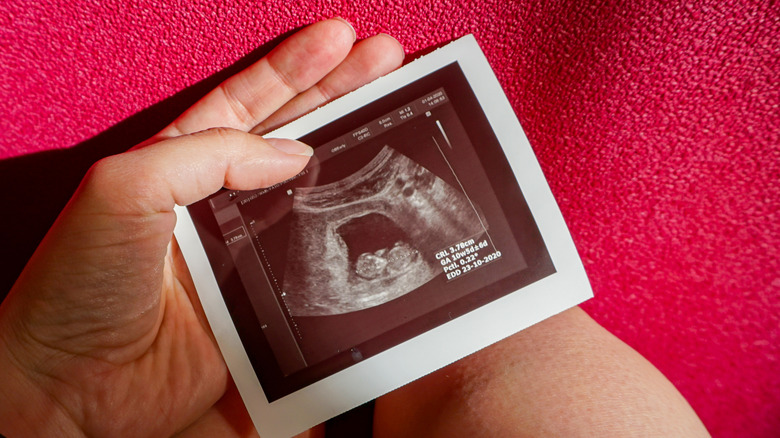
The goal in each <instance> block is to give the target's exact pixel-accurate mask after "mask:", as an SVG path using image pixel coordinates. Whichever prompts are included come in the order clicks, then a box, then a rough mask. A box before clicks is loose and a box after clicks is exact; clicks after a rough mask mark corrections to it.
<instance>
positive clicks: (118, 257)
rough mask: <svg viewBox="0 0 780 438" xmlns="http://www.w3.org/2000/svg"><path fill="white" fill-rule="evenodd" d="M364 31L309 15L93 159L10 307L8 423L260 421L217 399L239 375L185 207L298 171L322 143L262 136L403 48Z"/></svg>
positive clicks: (222, 430)
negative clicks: (207, 293)
mask: <svg viewBox="0 0 780 438" xmlns="http://www.w3.org/2000/svg"><path fill="white" fill-rule="evenodd" d="M353 42H354V31H353V30H352V29H351V27H349V26H348V25H347V24H345V22H343V21H342V20H338V19H333V20H326V21H323V22H320V23H317V24H314V25H312V26H309V27H307V28H306V29H304V30H302V31H300V32H298V33H297V34H295V35H294V36H292V37H291V38H289V39H288V40H286V41H285V42H284V43H282V44H281V45H280V46H278V47H277V48H276V49H274V50H273V51H272V52H271V53H270V54H269V55H268V56H267V57H265V58H263V59H261V60H260V61H258V62H257V63H255V64H254V65H252V66H251V67H249V68H248V69H246V70H245V71H243V72H241V73H239V74H238V75H236V76H234V77H232V78H230V79H229V80H227V81H226V82H224V83H223V84H221V85H220V86H219V87H218V88H216V89H214V90H213V91H212V92H211V93H209V94H208V95H206V96H205V97H204V98H203V99H201V100H200V101H199V102H198V103H197V104H195V105H194V106H193V107H192V108H190V109H189V110H188V111H186V112H185V113H184V114H183V115H182V116H181V117H179V118H178V119H177V120H176V121H175V122H173V123H172V124H171V125H170V126H168V127H167V128H165V129H164V130H163V131H162V132H160V133H159V134H157V135H156V136H155V137H153V138H152V139H150V140H149V141H147V142H145V143H144V144H143V145H140V146H139V147H136V148H134V150H132V151H130V152H127V153H124V154H121V155H117V156H113V157H109V158H106V159H104V160H101V161H100V162H98V163H97V164H96V165H95V166H93V167H92V169H90V171H89V173H88V174H87V176H86V177H85V179H84V181H83V182H82V184H81V186H80V187H79V189H78V190H77V192H76V193H75V195H74V196H73V198H72V199H71V201H70V202H69V203H68V205H67V206H66V208H65V209H64V211H63V212H62V214H61V215H60V217H59V218H58V219H57V221H56V223H55V224H54V226H53V227H52V228H51V230H50V231H49V233H48V234H47V235H46V237H45V238H44V240H43V242H42V243H41V245H40V246H39V247H38V249H37V251H36V252H35V254H34V255H33V257H32V258H31V260H30V261H29V263H28V265H27V266H26V268H25V270H24V272H23V273H22V275H21V276H20V277H19V279H18V280H17V282H16V284H15V285H14V286H13V288H12V289H11V292H10V294H9V295H8V297H7V299H6V300H5V301H4V302H3V303H2V306H0V375H2V376H3V377H2V380H3V383H2V385H1V386H0V433H2V434H5V435H8V436H17V435H18V436H83V435H88V436H134V437H141V436H153V437H161V436H169V435H172V434H174V433H177V432H180V431H182V430H184V429H185V428H187V427H190V428H189V429H188V430H187V431H188V432H198V430H199V428H203V429H202V430H203V431H208V433H210V434H212V433H215V432H217V431H219V432H218V434H217V435H218V436H227V435H229V434H243V433H250V432H253V431H252V428H251V424H250V423H248V422H247V420H246V418H244V419H243V421H244V422H243V423H242V424H240V425H238V426H236V425H234V424H231V422H230V420H231V418H229V415H226V414H225V411H226V410H227V409H226V407H233V408H235V407H236V406H238V408H237V409H243V407H242V406H241V405H240V403H238V404H236V399H235V398H230V397H226V398H224V399H223V400H222V401H221V402H220V403H219V404H218V403H217V402H218V401H219V400H220V398H222V397H223V395H224V394H225V392H226V391H227V389H228V388H229V386H230V378H229V376H228V373H227V369H226V367H225V364H224V362H223V361H222V358H221V356H220V354H219V351H218V349H217V347H216V344H215V343H214V340H213V338H212V336H211V333H210V331H209V328H208V325H207V323H206V321H205V318H204V317H203V314H202V310H201V309H200V308H199V304H198V300H197V297H196V295H195V292H194V288H193V285H192V281H191V279H190V277H189V273H188V272H187V269H186V266H185V265H184V262H183V260H182V258H181V254H180V253H179V251H178V247H177V246H176V242H175V241H174V240H172V231H173V227H174V223H175V220H176V217H175V214H174V213H173V207H174V205H176V204H178V205H186V204H189V203H192V202H195V201H197V200H199V199H202V198H204V197H205V196H208V195H209V194H211V193H213V192H215V191H217V190H219V189H220V188H221V187H223V186H225V187H228V188H231V189H255V188H260V187H264V186H268V185H272V184H275V183H277V182H280V181H282V180H284V179H286V178H288V177H290V176H292V175H295V174H296V173H297V172H299V171H300V170H301V169H302V168H303V166H305V164H306V163H307V161H308V156H309V155H310V154H311V148H309V147H308V146H305V145H303V144H301V143H298V142H295V141H292V140H280V139H278V140H264V139H263V138H261V137H259V136H258V135H254V134H253V133H263V132H265V131H266V130H268V129H269V128H272V127H275V126H278V125H280V124H282V123H284V122H286V121H288V120H290V119H292V118H295V117H297V116H299V115H301V114H302V113H305V112H307V111H309V110H310V109H312V108H314V107H316V106H318V105H321V104H322V103H324V102H326V101H328V100H330V99H332V98H334V97H336V96H338V95H340V94H344V93H346V92H348V91H350V90H352V89H353V88H356V87H358V86H360V85H362V84H364V83H366V82H369V81H370V80H373V79H374V78H376V77H378V76H380V75H382V74H385V73H387V72H388V71H390V70H392V69H394V68H396V67H397V66H398V65H400V63H401V61H402V59H403V51H402V49H401V47H400V45H399V44H398V43H397V42H395V40H393V39H392V38H389V37H387V36H383V35H379V36H375V37H372V38H369V39H367V40H364V41H362V42H360V43H359V44H356V45H355V46H354V47H353ZM250 132H252V133H250ZM229 394H232V397H235V391H232V392H229ZM220 406H222V409H220ZM239 413H243V411H240V412H239ZM244 417H245V415H244Z"/></svg>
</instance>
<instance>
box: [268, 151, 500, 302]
mask: <svg viewBox="0 0 780 438" xmlns="http://www.w3.org/2000/svg"><path fill="white" fill-rule="evenodd" d="M292 214H293V220H292V228H291V236H290V241H289V246H288V255H287V256H288V257H287V260H288V263H287V267H286V270H285V273H284V281H283V283H284V285H283V292H284V293H283V296H284V299H285V302H286V304H287V307H288V309H289V311H290V314H291V315H293V316H324V315H336V314H342V313H347V312H353V311H357V310H362V309H367V308H370V307H374V306H377V305H380V304H383V303H386V302H388V301H390V300H393V299H396V298H398V297H401V296H403V295H405V294H407V293H409V292H411V291H413V290H415V289H417V288H418V287H420V286H422V285H423V284H425V283H427V282H429V281H430V280H432V279H433V278H434V277H436V276H437V275H439V274H441V273H442V272H443V270H442V267H441V265H440V263H439V262H438V261H437V260H436V259H435V257H434V256H435V254H436V252H437V251H440V250H441V249H443V248H445V247H447V246H448V245H451V244H452V243H453V242H455V241H459V240H463V239H464V238H467V237H470V236H474V235H476V234H478V233H480V232H482V231H484V229H483V225H482V223H481V222H480V219H479V216H478V215H477V213H476V212H475V208H474V207H473V206H472V205H471V204H470V203H469V201H468V199H467V198H466V196H465V195H464V194H463V193H462V191H460V190H457V189H455V188H454V187H452V186H451V185H449V184H448V183H447V182H445V181H444V180H442V179H441V178H439V177H437V176H436V175H434V174H433V173H431V172H430V171H429V170H427V169H426V168H424V167H422V166H421V165H419V164H417V163H415V162H414V161H412V160H411V159H409V158H408V157H406V156H404V155H402V154H400V153H398V152H397V151H395V150H394V149H392V148H390V147H388V146H385V147H384V148H383V149H382V150H381V151H380V152H379V154H377V156H376V157H375V158H374V159H373V160H372V161H371V162H369V163H368V164H367V165H366V166H364V167H363V168H362V169H360V170H359V171H357V172H355V173H354V174H352V175H350V176H348V177H346V178H344V179H342V180H340V181H337V182H334V183H331V184H327V185H323V186H318V187H307V188H297V189H295V192H294V200H293V211H292Z"/></svg>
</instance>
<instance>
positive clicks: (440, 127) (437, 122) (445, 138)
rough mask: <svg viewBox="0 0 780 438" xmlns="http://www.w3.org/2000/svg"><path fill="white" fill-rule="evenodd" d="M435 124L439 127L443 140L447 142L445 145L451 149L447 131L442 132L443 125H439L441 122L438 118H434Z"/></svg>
mask: <svg viewBox="0 0 780 438" xmlns="http://www.w3.org/2000/svg"><path fill="white" fill-rule="evenodd" d="M436 126H438V127H439V131H441V135H443V136H444V140H445V141H446V142H447V145H448V146H449V147H450V149H452V143H450V138H449V137H447V133H446V132H444V127H442V126H441V122H440V121H439V120H438V119H437V120H436ZM433 141H436V139H434V140H433ZM436 146H438V144H437V145H436Z"/></svg>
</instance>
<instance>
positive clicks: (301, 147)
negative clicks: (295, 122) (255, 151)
mask: <svg viewBox="0 0 780 438" xmlns="http://www.w3.org/2000/svg"><path fill="white" fill-rule="evenodd" d="M265 141H267V142H268V144H270V145H271V146H272V147H273V148H274V149H276V150H280V151H282V152H284V153H285V154H289V155H302V156H304V157H311V156H312V155H314V149H312V148H311V146H309V145H307V144H305V143H301V142H299V141H297V140H291V139H289V138H266V139H265Z"/></svg>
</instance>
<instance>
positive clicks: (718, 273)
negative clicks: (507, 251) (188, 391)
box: [0, 0, 780, 437]
mask: <svg viewBox="0 0 780 438" xmlns="http://www.w3.org/2000/svg"><path fill="white" fill-rule="evenodd" d="M543 3H544V4H536V2H529V1H511V2H510V1H500V0H489V1H454V0H448V1H443V2H423V1H401V0H384V1H362V0H355V1H349V2H347V1H343V2H324V1H300V2H287V1H284V0H270V1H265V2H260V1H249V0H240V1H229V0H181V1H177V2H165V1H163V0H134V1H126V0H106V1H100V2H94V1H87V0H69V1H52V0H50V1H40V2H30V1H25V0H10V1H9V0H6V1H4V2H1V3H0V78H2V79H1V80H0V171H1V172H2V173H5V175H2V174H0V182H2V183H4V188H13V189H14V192H16V194H8V193H6V194H4V195H3V198H2V201H3V202H4V204H3V205H4V206H3V208H4V213H7V214H4V215H3V216H15V222H9V221H11V220H12V219H8V218H5V219H4V221H5V225H6V226H5V227H4V228H2V233H4V235H5V238H4V240H5V241H6V245H5V246H6V249H5V250H4V252H3V253H2V254H1V255H2V256H3V258H4V259H6V260H9V262H8V264H7V265H6V267H5V268H4V270H6V271H7V272H5V274H4V275H5V277H6V278H12V277H15V275H16V274H17V273H18V269H21V263H23V261H24V259H26V257H27V256H28V255H29V252H30V251H32V248H33V247H34V246H35V243H36V242H37V241H38V240H39V239H40V237H41V235H42V233H43V232H44V231H45V229H46V227H47V226H48V224H50V223H51V220H52V219H53V215H54V214H55V213H56V211H57V210H58V209H59V208H61V206H62V203H63V202H64V200H65V199H66V198H67V193H68V192H69V191H70V190H72V186H73V184H75V181H76V180H77V179H78V174H80V173H81V172H83V168H84V166H86V165H88V161H91V160H93V159H96V158H98V157H100V156H102V155H105V154H107V153H111V152H116V151H117V150H121V149H122V148H125V147H128V146H130V145H131V143H132V142H135V141H138V140H139V139H140V137H142V136H144V135H149V134H151V133H152V132H153V130H154V129H157V128H159V127H161V126H162V125H163V124H164V123H165V121H167V120H170V118H172V117H174V116H175V114H176V112H178V111H180V110H181V109H183V108H184V107H185V106H186V105H187V104H188V102H191V101H192V100H193V99H195V98H196V97H197V95H199V94H202V93H203V92H204V91H205V89H206V88H207V87H208V86H209V85H210V84H214V83H215V81H217V80H219V79H220V78H221V76H216V77H212V75H214V74H215V73H217V72H220V71H222V70H223V69H225V68H226V67H228V66H230V65H231V64H233V63H234V62H236V61H237V60H239V59H240V58H242V57H244V56H245V55H247V54H250V52H252V51H253V50H254V49H256V48H258V47H260V46H263V45H264V44H266V43H267V42H269V41H270V40H271V39H272V38H274V37H275V36H276V35H279V34H281V33H284V32H287V31H290V30H292V29H294V28H296V27H299V26H303V25H306V24H307V23H311V22H313V21H315V20H317V19H319V18H322V17H329V16H333V15H340V16H343V17H345V18H347V19H348V20H349V21H351V22H352V23H353V24H354V26H355V28H356V29H357V32H358V36H359V37H365V36H368V35H371V34H374V33H376V32H380V31H384V32H387V33H390V34H392V35H394V36H396V37H397V38H398V39H399V40H400V41H401V42H402V43H403V44H404V45H405V47H406V49H407V52H409V53H413V52H415V51H418V50H420V49H423V48H425V47H426V46H429V45H431V44H436V43H440V42H444V41H448V40H450V39H453V38H455V37H457V36H460V35H462V34H465V33H470V32H471V33H474V34H475V35H476V37H477V40H478V41H479V42H480V44H481V45H482V47H483V49H484V50H485V52H486V54H487V56H488V59H489V60H490V62H491V64H492V65H493V67H494V69H495V70H496V72H497V75H498V77H499V79H500V81H501V83H502V84H503V86H504V89H505V90H506V92H507V94H508V96H509V99H510V101H511V102H512V105H513V106H514V109H515V111H516V112H517V115H518V117H519V118H520V121H521V123H522V124H523V126H524V128H525V130H526V132H527V134H528V137H529V139H530V140H531V144H532V145H533V147H534V149H535V150H536V152H537V154H538V156H539V159H540V161H541V164H542V167H543V169H544V171H545V174H546V175H547V177H548V179H549V181H550V185H551V186H552V189H553V192H554V193H555V195H556V197H557V199H558V202H559V204H560V206H561V209H562V210H563V214H564V216H565V218H566V220H567V222H568V224H569V226H570V227H571V230H572V234H573V237H574V240H575V243H576V244H577V246H578V248H579V250H580V253H581V255H582V258H583V260H584V262H585V267H586V269H587V271H588V273H589V275H590V278H591V281H592V283H593V287H594V289H595V293H596V298H595V300H593V301H591V302H590V303H588V304H587V305H586V306H585V308H586V310H587V311H588V312H589V313H590V314H591V315H593V316H594V317H595V318H596V319H597V320H598V321H600V322H601V323H602V324H603V325H605V326H606V327H607V328H609V329H610V330H611V331H613V332H614V333H615V334H616V335H618V336H619V337H621V338H622V339H623V340H625V341H626V342H628V343H629V344H630V345H632V346H633V347H634V348H636V349H637V350H639V351H640V352H641V353H642V354H644V355H645V356H646V357H648V358H649V359H650V360H651V361H652V362H653V363H654V364H655V365H656V366H658V367H659V368H660V369H661V370H662V371H663V372H664V373H665V374H666V375H667V376H668V377H669V378H670V379H671V380H672V381H673V382H674V383H675V384H676V385H677V386H678V388H680V390H681V391H682V392H683V394H684V395H685V396H686V397H687V398H688V400H689V401H690V402H691V404H692V405H693V407H694V408H695V409H696V411H697V412H698V413H699V415H700V416H701V417H702V419H703V420H704V422H705V424H706V425H707V427H708V428H709V430H710V431H711V432H712V433H713V434H714V435H715V436H716V437H771V436H778V433H780V261H779V260H780V250H778V246H779V245H778V244H780V215H779V214H778V210H780V134H779V132H780V92H779V91H778V83H780V73H779V72H780V13H779V12H778V11H780V8H778V6H777V5H776V4H775V2H773V1H770V2H766V1H765V2H759V1H735V0H727V1H721V0H699V1H691V2H686V5H684V6H683V5H679V4H678V2H666V1H660V2H659V1H650V0H645V1H636V2H616V1H606V2H595V1H593V2H587V1H568V2H566V1H558V2H543ZM267 47H268V46H266V48H267ZM256 53H257V52H255V54H256ZM252 56H253V55H252V54H250V55H249V57H250V58H251V57H252ZM209 77H212V79H211V80H210V81H209V80H207V81H206V82H205V83H201V84H200V85H199V86H198V85H196V86H195V87H191V86H193V85H194V84H197V83H198V82H199V81H201V80H203V79H206V78H209ZM188 87H191V88H189V89H188ZM184 89H188V90H187V91H185V92H183V93H179V94H177V95H175V94H176V93H177V92H179V91H180V90H184ZM174 95H175V96H174ZM171 96H173V97H171ZM158 102H162V103H161V104H159V105H156V106H153V105H154V104H156V103H158ZM149 107H152V108H150V109H148V110H147V111H145V112H144V111H142V110H144V109H147V108H149ZM137 113H140V114H137ZM134 114H137V115H136V117H134V118H131V119H130V120H126V121H125V122H124V123H123V124H121V125H119V126H115V127H114V129H113V130H110V131H108V132H107V133H104V134H103V135H102V136H98V137H94V136H96V135H97V134H98V133H101V132H102V131H104V130H106V129H108V128H110V127H112V126H114V125H116V124H117V123H119V122H120V121H123V120H125V119H127V118H128V117H130V116H132V115H134ZM90 139H91V140H90ZM77 144H78V146H75V145H77ZM66 148H67V149H68V150H67V151H61V152H58V153H56V154H55V153H53V152H51V151H52V150H55V149H66ZM40 151H50V152H48V153H43V154H34V155H29V154H32V153H34V152H40ZM20 156H25V157H23V158H18V157H20ZM11 157H17V158H13V159H12V158H11ZM73 163H77V164H73ZM60 180H63V181H64V180H67V183H64V182H63V183H60V182H59V181H60ZM32 188H34V189H32ZM57 189H59V190H60V191H59V192H57ZM31 192H32V193H31ZM19 193H24V194H23V195H20V194H19ZM46 196H48V197H46ZM36 203H37V204H36ZM11 204H13V207H12V206H11ZM6 208H8V209H7V210H6ZM20 217H21V218H22V219H20ZM30 221H32V222H33V223H34V224H35V225H29V224H28V222H30ZM9 224H10V225H9ZM9 227H16V229H9ZM25 227H27V228H25ZM19 230H21V231H19ZM8 239H10V242H11V244H9V243H8V242H9V240H8ZM9 247H10V249H9ZM7 282H8V281H6V283H7ZM3 286H7V284H3ZM6 289H7V288H6Z"/></svg>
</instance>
